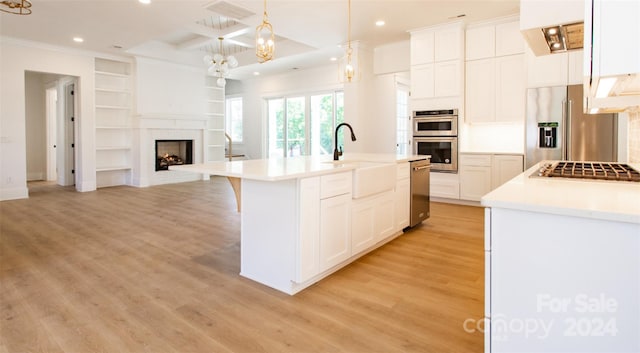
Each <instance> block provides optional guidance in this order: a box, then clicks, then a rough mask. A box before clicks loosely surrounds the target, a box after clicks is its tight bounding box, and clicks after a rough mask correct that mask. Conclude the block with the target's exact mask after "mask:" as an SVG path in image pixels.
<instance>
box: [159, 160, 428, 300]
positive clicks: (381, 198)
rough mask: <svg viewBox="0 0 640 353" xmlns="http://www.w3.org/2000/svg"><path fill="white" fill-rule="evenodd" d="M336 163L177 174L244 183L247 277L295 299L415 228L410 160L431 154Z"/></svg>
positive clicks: (254, 164)
mask: <svg viewBox="0 0 640 353" xmlns="http://www.w3.org/2000/svg"><path fill="white" fill-rule="evenodd" d="M330 158H331V157H330V156H324V157H310V156H306V157H293V158H272V159H262V160H243V161H233V162H209V163H203V164H192V165H184V166H173V167H170V169H172V170H179V171H188V172H194V173H202V174H205V175H220V176H226V177H229V178H234V179H236V178H237V179H240V184H241V185H240V188H239V190H241V192H238V194H239V195H240V196H239V200H240V203H241V205H242V210H241V239H240V247H241V253H240V262H241V264H240V267H241V269H240V275H242V276H244V277H247V278H249V279H252V280H254V281H257V282H260V283H262V284H265V285H267V286H269V287H272V288H275V289H277V290H280V291H282V292H285V293H287V294H291V295H293V294H295V293H297V292H299V291H300V290H302V289H304V288H306V287H308V286H310V285H312V284H313V283H315V282H317V281H319V280H320V279H322V278H324V277H326V276H328V275H330V274H331V273H333V272H335V271H337V270H338V269H340V268H342V267H343V266H345V265H347V264H349V263H351V262H352V261H354V260H355V259H357V258H358V257H360V256H362V255H364V254H366V253H367V252H369V251H371V250H373V249H375V248H377V247H379V246H381V245H383V244H385V243H386V242H388V241H390V240H392V239H394V238H395V237H396V236H398V235H400V234H402V230H403V229H404V228H405V227H407V226H408V225H409V203H410V181H409V176H410V173H409V172H410V171H409V162H410V161H414V160H420V159H425V158H429V156H422V155H421V156H413V155H388V154H345V155H344V156H343V158H342V159H341V160H339V161H333V160H331V159H330ZM237 179H236V180H237Z"/></svg>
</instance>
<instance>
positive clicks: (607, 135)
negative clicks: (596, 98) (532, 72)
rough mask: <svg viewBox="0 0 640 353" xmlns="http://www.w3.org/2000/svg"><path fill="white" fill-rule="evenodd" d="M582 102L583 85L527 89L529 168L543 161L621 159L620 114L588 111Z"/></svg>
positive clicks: (526, 141) (527, 154)
mask: <svg viewBox="0 0 640 353" xmlns="http://www.w3.org/2000/svg"><path fill="white" fill-rule="evenodd" d="M582 102H583V95H582V85H572V86H556V87H540V88H530V89H528V90H527V105H526V109H527V123H526V124H527V125H526V129H525V130H526V136H525V143H526V165H527V168H530V167H532V166H533V165H535V164H536V163H538V162H540V161H542V160H571V161H602V162H615V161H616V160H617V153H618V151H617V144H618V139H617V129H618V126H617V125H618V121H617V119H618V116H617V114H585V113H583V106H582Z"/></svg>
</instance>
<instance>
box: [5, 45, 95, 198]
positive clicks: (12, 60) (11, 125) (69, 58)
mask: <svg viewBox="0 0 640 353" xmlns="http://www.w3.org/2000/svg"><path fill="white" fill-rule="evenodd" d="M0 40H1V42H0V62H2V65H0V77H2V80H0V97H2V98H1V99H2V104H1V106H0V200H10V199H18V198H26V197H28V190H27V154H26V118H25V116H26V112H25V71H36V72H48V73H57V74H63V75H69V76H77V77H79V83H78V87H76V92H77V93H79V97H78V105H77V107H76V108H77V113H78V114H77V115H78V116H77V119H76V143H77V145H76V178H77V179H76V189H77V190H79V191H91V190H95V188H96V175H95V160H94V159H95V158H94V156H95V142H94V136H95V116H94V92H93V90H94V72H93V70H94V59H93V57H92V56H89V55H87V54H84V53H79V52H74V51H71V50H62V49H60V48H55V47H49V46H47V47H44V46H42V47H35V46H34V45H33V44H29V45H27V44H25V43H24V42H18V41H13V40H9V39H6V38H1V39H0Z"/></svg>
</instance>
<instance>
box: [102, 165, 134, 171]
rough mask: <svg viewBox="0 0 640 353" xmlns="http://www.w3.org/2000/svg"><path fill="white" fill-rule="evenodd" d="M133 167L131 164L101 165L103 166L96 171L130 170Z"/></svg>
mask: <svg viewBox="0 0 640 353" xmlns="http://www.w3.org/2000/svg"><path fill="white" fill-rule="evenodd" d="M130 169H131V167H130V166H126V165H123V166H113V167H101V168H96V172H112V171H114V170H130Z"/></svg>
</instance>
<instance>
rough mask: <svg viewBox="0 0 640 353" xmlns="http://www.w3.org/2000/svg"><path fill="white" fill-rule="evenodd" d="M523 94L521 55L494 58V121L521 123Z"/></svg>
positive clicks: (522, 118)
mask: <svg viewBox="0 0 640 353" xmlns="http://www.w3.org/2000/svg"><path fill="white" fill-rule="evenodd" d="M525 94H526V91H525V85H524V58H523V55H522V54H519V55H510V56H503V57H499V58H496V121H498V122H503V121H504V122H523V121H524V114H525V111H524V110H525V107H524V103H525Z"/></svg>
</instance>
